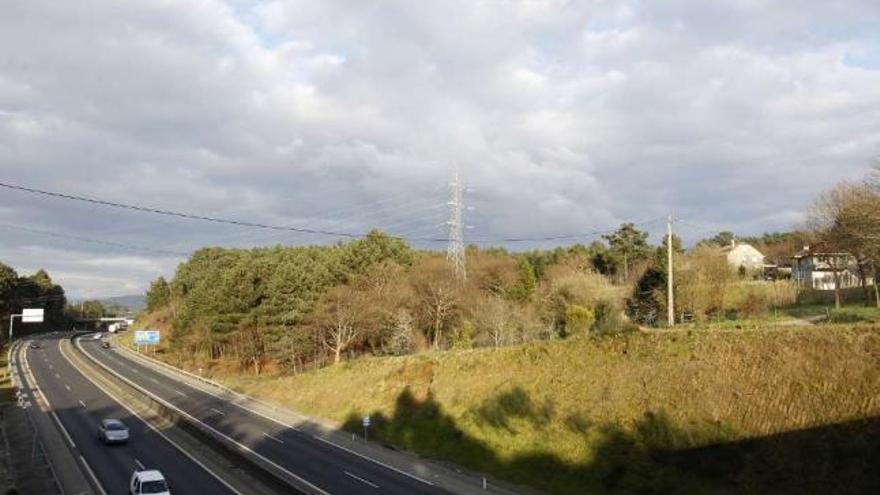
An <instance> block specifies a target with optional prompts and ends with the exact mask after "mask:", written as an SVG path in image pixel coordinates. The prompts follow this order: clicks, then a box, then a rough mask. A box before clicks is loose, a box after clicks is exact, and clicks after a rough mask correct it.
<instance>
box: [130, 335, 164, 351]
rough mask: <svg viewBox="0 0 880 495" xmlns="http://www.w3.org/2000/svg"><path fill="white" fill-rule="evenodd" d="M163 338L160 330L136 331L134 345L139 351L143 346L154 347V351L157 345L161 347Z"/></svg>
mask: <svg viewBox="0 0 880 495" xmlns="http://www.w3.org/2000/svg"><path fill="white" fill-rule="evenodd" d="M161 338H162V336H161V334H160V333H159V331H158V330H135V331H134V345H135V346H137V349H138V351H140V348H141V346H142V345H145V346H152V347H153V348H154V349H155V347H156V346H157V345H159V341H160V340H161Z"/></svg>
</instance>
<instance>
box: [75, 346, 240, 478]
mask: <svg viewBox="0 0 880 495" xmlns="http://www.w3.org/2000/svg"><path fill="white" fill-rule="evenodd" d="M58 348H59V350H60V349H61V345H60V344H59V346H58ZM80 350H82V351H83V352H85V350H84V349H82V347H80ZM61 354H62V356H64V359H68V358H67V356H65V355H64V352H63V351H61ZM68 362H70V360H69V359H68ZM70 364H71V365H72V364H73V363H70ZM77 371H79V370H77ZM79 373H80V374H81V375H82V372H81V371H80V372H79ZM82 376H83V377H85V378H86V380H88V381H90V382H91V383H92V384H93V385H94V386H96V387H97V388H98V389H100V390H101V391H102V392H104V393H105V394H106V395H107V396H108V397H110V398H111V399H113V400H114V401H116V403H117V404H119V405H120V406H122V407H123V408H125V409H127V410H128V412H130V413H131V414H132V415H134V417H136V418H138V419H139V420H141V422H143V423H144V424H145V425H147V427H148V428H150V429H151V430H153V431H154V432H155V433H156V434H157V435H159V436H160V437H162V438H164V439H165V441H166V442H168V443H170V444H171V445H172V446H173V447H174V448H175V449H177V450H178V451H179V452H180V453H181V454H183V455H185V456H186V457H187V458H188V459H189V460H191V461H193V462H194V463H196V464H197V465H198V466H199V467H200V468H202V469H204V470H205V471H206V472H208V473H209V474H210V475H211V476H213V477H214V479H216V480H217V481H219V482H220V483H222V484H223V486H225V487H226V488H228V489H229V490H230V491H231V492H233V493H236V494H238V495H244V494H242V493H241V492H240V491H238V490H237V489H236V488H235V487H234V486H232V485H230V484H229V483H228V482H227V481H226V480H224V479H223V478H221V477H220V476H219V475H218V474H217V473H215V472H214V471H212V470H211V469H210V468H209V467H208V466H206V465H205V464H204V463H203V462H202V461H200V460H198V459H196V458H195V457H194V456H193V455H192V454H190V453H189V452H187V451H186V450H184V448H183V447H181V446H180V444H178V443H177V442H175V441H174V440H172V439H171V438H170V437H169V436H168V435H166V434H165V433H164V432H162V431H161V430H159V429H158V428H156V427H155V426H153V424H152V423H149V422H147V421H146V420H145V419H144V418H143V417H142V416H141V415H140V414H139V413H137V412H136V411H135V410H134V409H132V408H131V407H129V406H128V404H126V403H124V402H122V400H121V399H119V397H117V396H116V395H114V394H113V393H112V392H110V391H109V390H107V389H106V388H104V387H103V386H101V385H99V384H98V383H96V382H93V381H92V380H91V379H90V378H89V377H87V376H85V375H82Z"/></svg>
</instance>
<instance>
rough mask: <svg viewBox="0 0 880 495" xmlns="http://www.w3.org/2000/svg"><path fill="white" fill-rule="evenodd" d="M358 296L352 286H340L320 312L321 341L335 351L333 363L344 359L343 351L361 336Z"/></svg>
mask: <svg viewBox="0 0 880 495" xmlns="http://www.w3.org/2000/svg"><path fill="white" fill-rule="evenodd" d="M356 298H357V295H356V293H355V291H353V290H352V288H351V287H349V286H341V287H338V288H336V289H334V290H332V291H331V292H330V293H329V294H328V295H327V297H326V298H325V301H324V305H323V307H322V308H321V309H320V312H319V314H318V320H319V321H318V331H319V332H320V341H321V342H322V343H323V345H324V347H325V348H326V349H327V350H328V351H330V352H331V353H333V364H338V363H339V362H341V361H342V353H343V352H344V351H346V350H347V349H348V348H349V347H351V345H352V344H353V343H354V342H355V340H356V339H357V338H358V337H359V336H360V333H361V332H360V329H359V328H358V310H357V302H358V301H356Z"/></svg>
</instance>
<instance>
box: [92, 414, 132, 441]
mask: <svg viewBox="0 0 880 495" xmlns="http://www.w3.org/2000/svg"><path fill="white" fill-rule="evenodd" d="M98 439H99V440H101V441H102V442H104V443H107V444H109V443H126V442H128V427H127V426H125V423H123V422H122V421H119V420H118V419H102V420H101V424H99V425H98Z"/></svg>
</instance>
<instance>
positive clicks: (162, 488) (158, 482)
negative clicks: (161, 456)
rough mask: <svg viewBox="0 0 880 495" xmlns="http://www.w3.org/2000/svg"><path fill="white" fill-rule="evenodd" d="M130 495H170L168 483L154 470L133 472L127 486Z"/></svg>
mask: <svg viewBox="0 0 880 495" xmlns="http://www.w3.org/2000/svg"><path fill="white" fill-rule="evenodd" d="M129 493H130V494H131V495H171V490H170V489H169V487H168V482H167V481H165V477H164V476H162V473H160V472H159V471H157V470H155V469H147V470H144V471H137V470H135V472H134V474H132V475H131V484H130V486H129Z"/></svg>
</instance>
